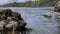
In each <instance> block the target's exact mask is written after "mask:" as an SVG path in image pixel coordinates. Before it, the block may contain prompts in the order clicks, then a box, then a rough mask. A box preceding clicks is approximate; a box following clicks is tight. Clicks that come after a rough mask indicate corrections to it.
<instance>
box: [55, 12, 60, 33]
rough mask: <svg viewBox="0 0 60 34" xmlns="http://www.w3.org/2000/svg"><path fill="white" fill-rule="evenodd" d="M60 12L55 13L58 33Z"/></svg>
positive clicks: (58, 31)
mask: <svg viewBox="0 0 60 34" xmlns="http://www.w3.org/2000/svg"><path fill="white" fill-rule="evenodd" d="M59 16H60V13H55V20H56V23H57V34H60V17H59Z"/></svg>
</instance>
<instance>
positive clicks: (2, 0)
mask: <svg viewBox="0 0 60 34" xmlns="http://www.w3.org/2000/svg"><path fill="white" fill-rule="evenodd" d="M26 1H29V0H0V5H3V4H7V3H10V2H26ZM31 1H35V0H31Z"/></svg>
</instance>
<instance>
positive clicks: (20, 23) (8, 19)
mask: <svg viewBox="0 0 60 34" xmlns="http://www.w3.org/2000/svg"><path fill="white" fill-rule="evenodd" d="M1 18H2V19H1ZM4 20H5V21H4ZM0 21H1V22H0V26H1V25H2V26H1V27H0V28H3V29H2V30H3V32H8V31H19V32H22V33H23V31H24V30H25V29H26V28H25V25H26V24H27V23H26V22H25V21H24V20H23V18H22V17H21V14H19V13H17V12H13V11H12V10H10V9H2V10H0ZM6 34H7V33H6Z"/></svg>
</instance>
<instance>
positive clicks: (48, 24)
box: [0, 7, 60, 34]
mask: <svg viewBox="0 0 60 34" xmlns="http://www.w3.org/2000/svg"><path fill="white" fill-rule="evenodd" d="M8 8H9V9H12V10H13V11H14V12H18V13H20V14H21V17H22V18H23V19H24V20H25V21H26V23H27V25H26V27H28V28H32V29H33V30H32V31H31V32H30V33H29V34H60V26H58V24H60V23H59V22H58V21H59V20H58V21H57V20H56V19H57V18H56V17H55V16H56V15H55V14H54V13H51V15H52V18H49V19H48V18H45V17H44V16H42V15H41V14H44V13H47V12H52V11H53V10H54V7H36V8H32V7H7V9H8ZM0 9H1V8H0ZM2 9H4V8H2ZM5 9H6V8H5Z"/></svg>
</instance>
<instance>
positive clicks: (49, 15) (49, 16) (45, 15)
mask: <svg viewBox="0 0 60 34" xmlns="http://www.w3.org/2000/svg"><path fill="white" fill-rule="evenodd" d="M42 16H44V17H47V18H51V17H52V15H51V13H50V12H48V13H45V14H42Z"/></svg>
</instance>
